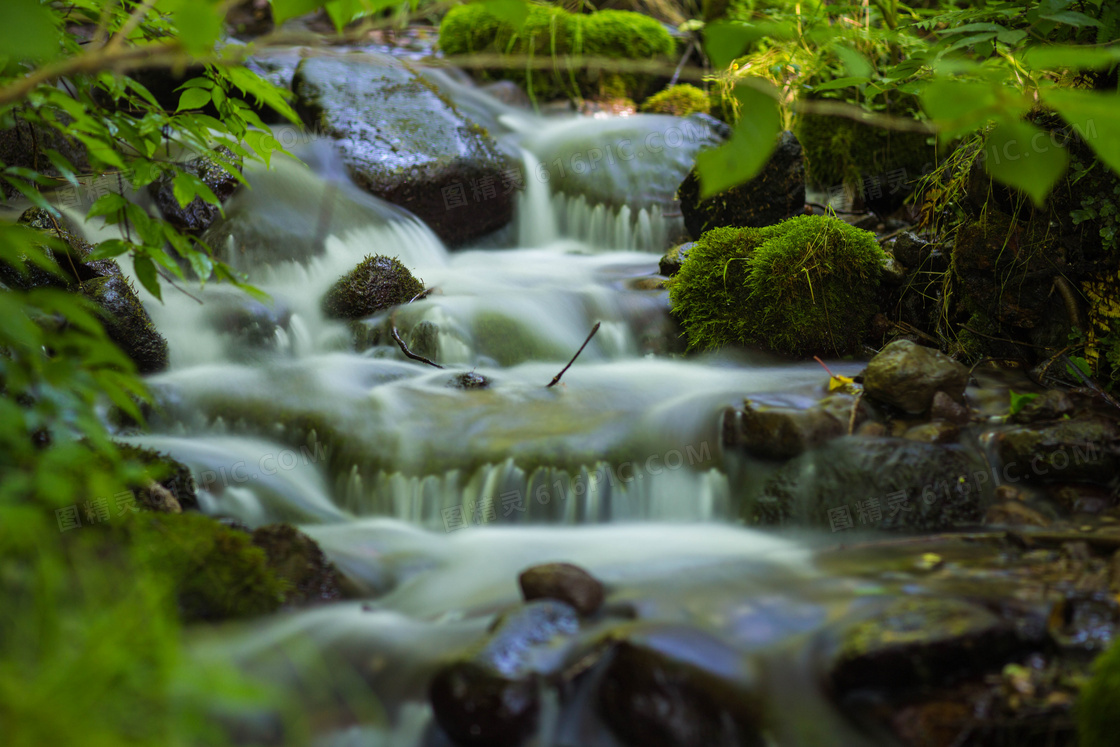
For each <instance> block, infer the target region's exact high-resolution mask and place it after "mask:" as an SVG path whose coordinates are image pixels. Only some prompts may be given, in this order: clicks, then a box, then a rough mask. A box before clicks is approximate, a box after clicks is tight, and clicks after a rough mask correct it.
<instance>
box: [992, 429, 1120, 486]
mask: <svg viewBox="0 0 1120 747" xmlns="http://www.w3.org/2000/svg"><path fill="white" fill-rule="evenodd" d="M993 445H994V447H995V452H996V455H997V457H998V458H999V460H1000V462H1001V464H1002V469H1003V472H1004V474H1005V475H1008V476H1009V479H1010V478H1012V477H1013V478H1015V479H1022V480H1029V481H1035V482H1089V483H1099V484H1109V483H1111V482H1112V481H1113V480H1115V478H1116V476H1117V474H1120V428H1118V427H1117V424H1116V423H1115V422H1114V421H1111V420H1103V419H1083V420H1059V421H1058V422H1056V423H1053V424H1051V425H1043V426H1016V427H1013V428H1009V429H1007V430H1005V431H1002V432H1000V433H997V434H996V435H995V437H994V439H993Z"/></svg>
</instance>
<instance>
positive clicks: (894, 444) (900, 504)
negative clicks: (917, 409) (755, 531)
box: [742, 436, 992, 531]
mask: <svg viewBox="0 0 1120 747" xmlns="http://www.w3.org/2000/svg"><path fill="white" fill-rule="evenodd" d="M991 480H992V478H991V477H990V475H989V472H988V470H987V468H986V467H985V466H984V465H983V464H982V463H981V462H980V461H979V460H978V459H977V458H976V457H974V456H972V455H970V454H969V452H967V451H966V450H964V449H962V448H960V447H956V446H940V445H937V444H930V443H922V442H918V441H911V440H907V439H899V438H870V437H860V436H841V437H840V438H837V439H835V440H833V441H831V442H829V443H828V444H826V445H824V446H822V447H820V448H818V449H814V450H812V451H808V452H806V453H804V454H802V455H801V456H799V457H797V458H796V459H793V460H792V461H790V462H787V463H786V464H785V465H784V466H783V467H782V468H781V469H780V470H778V471H777V472H775V473H774V475H773V476H772V477H771V478H770V479H769V480H768V481H767V482H766V484H765V485H764V486H763V488H762V492H761V494H760V495H759V496H758V497H757V498H755V499H753V500H748V501H747V502H746V503H745V504H744V506H743V509H742V511H743V517H744V519H746V521H747V523H749V524H762V525H794V526H811V527H831V528H832V530H833V531H841V530H844V529H853V528H861V529H885V530H919V531H939V530H943V529H950V528H952V527H954V526H956V525H959V524H968V523H974V522H978V521H979V520H980V518H981V517H982V516H983V515H984V507H985V503H986V496H985V491H986V490H987V489H988V488H989V487H990V485H991Z"/></svg>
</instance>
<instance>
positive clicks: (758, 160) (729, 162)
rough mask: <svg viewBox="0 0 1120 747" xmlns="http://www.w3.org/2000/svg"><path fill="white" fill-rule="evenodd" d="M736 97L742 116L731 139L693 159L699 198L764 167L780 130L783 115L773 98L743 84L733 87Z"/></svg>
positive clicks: (707, 195) (727, 186)
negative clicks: (696, 172) (697, 175)
mask: <svg viewBox="0 0 1120 747" xmlns="http://www.w3.org/2000/svg"><path fill="white" fill-rule="evenodd" d="M735 95H736V97H737V98H738V99H739V103H740V104H741V105H742V112H743V116H742V119H740V120H739V123H738V124H737V125H735V129H734V130H733V131H732V133H731V139H730V140H728V141H727V142H726V143H724V144H723V145H721V146H719V147H718V148H715V149H714V150H706V151H702V152H701V153H700V154H699V155H698V156H697V157H696V169H697V171H698V172H699V176H700V197H701V199H704V198H707V197H711V196H712V195H715V194H718V193H720V192H722V191H724V190H725V189H730V188H731V187H734V186H736V185H738V184H742V183H743V182H746V181H748V180H750V179H751V178H752V177H754V176H755V175H756V174H757V173H758V172H759V171H761V170H762V167H763V166H765V165H766V161H767V159H768V158H770V154H771V153H772V152H773V150H774V147H775V146H776V145H777V142H778V135H779V134H780V133H781V131H782V115H781V112H780V111H779V109H778V102H777V100H776V99H775V98H774V97H772V96H769V95H767V94H766V93H765V92H764V91H761V90H758V89H755V88H752V87H749V86H745V85H742V84H740V85H739V86H738V87H736V90H735Z"/></svg>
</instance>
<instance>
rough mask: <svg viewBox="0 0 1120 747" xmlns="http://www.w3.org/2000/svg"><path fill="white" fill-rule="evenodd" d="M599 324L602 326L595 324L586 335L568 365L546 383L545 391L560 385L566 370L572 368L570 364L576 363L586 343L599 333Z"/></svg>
mask: <svg viewBox="0 0 1120 747" xmlns="http://www.w3.org/2000/svg"><path fill="white" fill-rule="evenodd" d="M600 324H602V322H595V326H594V327H592V328H591V331H590V332H589V333H588V334H587V339H586V340H584V341H583V344H582V345H580V346H579V350H577V351H576V354H575V355H573V356H572V359H571V360H570V361H568V365H566V366H564V367H563V368H562V369H560V373H558V374H556V375H555V376H553V377H552V381H550V382H548V386H546V387H545V389H551V388H552V387H554V386H556V385H557V384H559V383H560V377H561V376H563V375H564V374H565V373H567V371H568V369H569V368H571V367H572V364H573V363H575V362H576V358H578V357H579V354H580V353H582V352H583V349H584V348H585V347H587V343H589V342H591V338H592V337H594V336H595V333H596V332H598V331H599V325H600Z"/></svg>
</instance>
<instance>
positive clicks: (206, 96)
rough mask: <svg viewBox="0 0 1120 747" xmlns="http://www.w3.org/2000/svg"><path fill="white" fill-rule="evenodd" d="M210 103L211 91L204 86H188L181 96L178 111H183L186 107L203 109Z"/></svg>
mask: <svg viewBox="0 0 1120 747" xmlns="http://www.w3.org/2000/svg"><path fill="white" fill-rule="evenodd" d="M209 103H210V92H209V91H207V90H205V89H202V88H188V89H187V90H185V91H183V95H182V96H180V97H179V108H178V109H177V110H176V111H180V112H181V111H183V110H184V109H201V108H202V107H204V106H206V105H207V104H209Z"/></svg>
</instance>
